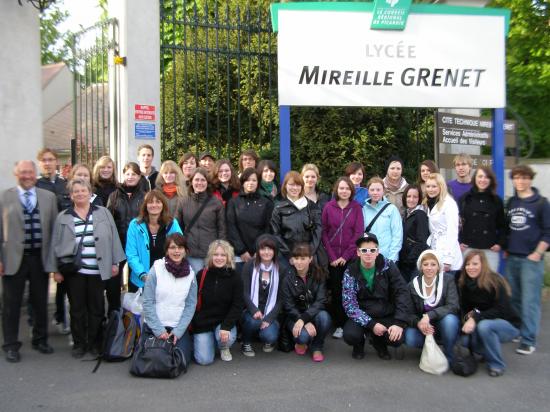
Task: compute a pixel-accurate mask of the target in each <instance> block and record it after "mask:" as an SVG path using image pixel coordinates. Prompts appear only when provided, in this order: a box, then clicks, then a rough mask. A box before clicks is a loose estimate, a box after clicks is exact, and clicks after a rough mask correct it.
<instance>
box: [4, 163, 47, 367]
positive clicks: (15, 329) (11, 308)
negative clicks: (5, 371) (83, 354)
mask: <svg viewBox="0 0 550 412" xmlns="http://www.w3.org/2000/svg"><path fill="white" fill-rule="evenodd" d="M14 175H15V178H16V179H17V186H16V187H13V188H10V189H7V190H5V191H4V192H2V193H1V194H0V244H1V245H2V247H1V250H0V277H1V278H2V289H3V296H2V298H3V302H4V310H3V312H2V332H3V335H4V344H3V345H2V349H4V352H5V355H6V360H7V361H8V362H19V360H20V359H21V356H20V354H19V349H20V347H21V342H20V341H18V335H19V316H20V313H21V301H22V298H23V292H24V289H25V283H26V281H27V279H28V280H29V291H30V303H31V305H32V308H33V312H34V325H33V330H32V348H33V349H35V350H37V351H38V352H40V353H44V354H49V353H52V352H53V348H52V347H51V346H50V345H48V314H47V305H48V279H49V272H52V271H53V269H54V268H50V267H48V266H47V265H48V263H47V261H48V259H47V257H48V252H49V248H50V238H51V234H52V230H53V224H54V222H55V218H56V216H57V202H56V197H55V195H54V194H52V193H51V192H48V191H47V190H43V189H39V188H37V187H36V165H35V164H34V162H33V161H31V160H20V161H19V162H17V163H16V164H15V168H14Z"/></svg>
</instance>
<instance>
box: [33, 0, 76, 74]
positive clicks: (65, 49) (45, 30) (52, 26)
mask: <svg viewBox="0 0 550 412" xmlns="http://www.w3.org/2000/svg"><path fill="white" fill-rule="evenodd" d="M67 17H69V13H68V12H67V11H65V10H62V9H61V4H55V3H54V4H52V5H51V6H50V7H48V8H47V9H46V10H44V12H43V13H40V47H41V61H42V64H50V63H58V62H61V61H66V60H67V59H68V58H69V50H70V45H69V43H68V33H64V32H61V31H59V24H61V23H63V22H64V21H65V20H66V19H67Z"/></svg>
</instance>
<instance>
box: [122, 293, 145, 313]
mask: <svg viewBox="0 0 550 412" xmlns="http://www.w3.org/2000/svg"><path fill="white" fill-rule="evenodd" d="M142 294H143V289H142V288H139V289H138V291H137V292H135V293H131V292H128V293H126V294H125V295H124V298H123V299H122V307H123V308H124V309H126V310H128V311H130V312H132V313H133V314H134V315H141V312H142V311H143V296H142Z"/></svg>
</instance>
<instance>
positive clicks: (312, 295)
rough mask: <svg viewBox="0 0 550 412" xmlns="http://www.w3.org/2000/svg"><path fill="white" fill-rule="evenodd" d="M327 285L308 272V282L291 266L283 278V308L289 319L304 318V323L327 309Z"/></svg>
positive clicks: (294, 320)
mask: <svg viewBox="0 0 550 412" xmlns="http://www.w3.org/2000/svg"><path fill="white" fill-rule="evenodd" d="M326 302H327V298H326V287H325V282H324V281H321V282H318V281H316V280H315V279H313V276H312V275H310V274H308V275H307V276H306V282H305V283H304V281H303V280H302V278H300V276H298V273H297V272H296V269H294V267H290V268H289V269H288V271H287V272H286V274H285V276H284V280H283V308H284V312H285V315H286V316H287V319H290V320H291V321H293V322H296V321H297V320H299V319H302V320H303V321H304V323H308V322H311V321H312V320H313V318H314V317H315V316H316V315H317V314H318V313H319V312H320V311H321V310H324V309H325V304H326Z"/></svg>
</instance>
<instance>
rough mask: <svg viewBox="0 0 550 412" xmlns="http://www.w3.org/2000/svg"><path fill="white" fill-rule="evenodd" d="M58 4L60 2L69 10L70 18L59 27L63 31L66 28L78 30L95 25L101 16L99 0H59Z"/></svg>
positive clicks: (73, 30)
mask: <svg viewBox="0 0 550 412" xmlns="http://www.w3.org/2000/svg"><path fill="white" fill-rule="evenodd" d="M56 4H60V5H61V8H62V9H63V10H67V11H68V12H69V18H68V19H67V20H65V21H64V22H63V23H62V24H61V25H60V27H59V29H60V31H62V32H63V31H66V30H69V31H71V32H77V31H80V30H81V29H82V28H87V27H90V26H93V25H94V24H95V23H97V22H98V21H99V18H100V16H101V9H100V8H99V7H98V5H97V0H64V1H63V2H61V1H59V0H58V1H56Z"/></svg>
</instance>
